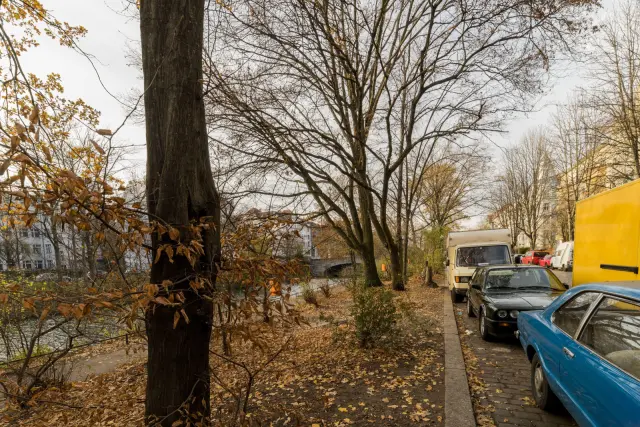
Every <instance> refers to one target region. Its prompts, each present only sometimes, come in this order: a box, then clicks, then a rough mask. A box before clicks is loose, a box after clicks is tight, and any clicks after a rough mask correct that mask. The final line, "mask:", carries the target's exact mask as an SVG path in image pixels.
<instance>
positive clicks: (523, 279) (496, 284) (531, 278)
mask: <svg viewBox="0 0 640 427" xmlns="http://www.w3.org/2000/svg"><path fill="white" fill-rule="evenodd" d="M484 284H485V289H487V290H491V289H542V290H545V289H546V290H548V289H553V290H557V291H564V286H563V285H562V283H560V281H559V280H558V278H557V277H556V276H554V275H553V274H552V273H550V272H548V271H547V270H546V269H542V268H501V269H496V270H490V271H489V272H488V273H487V277H486V279H485V282H484Z"/></svg>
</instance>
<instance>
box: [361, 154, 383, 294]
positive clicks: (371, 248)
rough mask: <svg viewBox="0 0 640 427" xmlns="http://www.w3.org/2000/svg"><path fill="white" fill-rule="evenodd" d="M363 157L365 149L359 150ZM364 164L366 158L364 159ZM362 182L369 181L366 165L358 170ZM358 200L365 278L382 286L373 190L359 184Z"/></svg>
mask: <svg viewBox="0 0 640 427" xmlns="http://www.w3.org/2000/svg"><path fill="white" fill-rule="evenodd" d="M359 155H360V156H361V158H362V159H365V153H364V150H360V151H359ZM363 164H364V160H363ZM358 176H359V178H360V179H361V180H362V182H366V181H367V173H366V169H365V166H362V169H361V170H360V171H358ZM358 201H359V202H360V223H361V224H362V239H361V240H362V244H361V249H360V252H361V253H360V255H361V256H362V263H363V264H364V280H365V283H366V285H367V286H382V281H381V280H380V276H379V275H378V267H377V266H376V256H375V245H374V241H373V227H372V226H371V214H370V207H371V206H372V205H373V200H372V198H371V191H370V190H369V189H368V188H366V187H364V186H363V185H358Z"/></svg>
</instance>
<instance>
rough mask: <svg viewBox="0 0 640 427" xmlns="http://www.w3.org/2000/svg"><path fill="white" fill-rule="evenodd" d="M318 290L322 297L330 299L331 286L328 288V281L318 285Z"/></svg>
mask: <svg viewBox="0 0 640 427" xmlns="http://www.w3.org/2000/svg"><path fill="white" fill-rule="evenodd" d="M320 290H321V291H322V295H324V297H325V298H331V286H329V281H328V280H327V281H325V282H324V283H323V284H322V285H320Z"/></svg>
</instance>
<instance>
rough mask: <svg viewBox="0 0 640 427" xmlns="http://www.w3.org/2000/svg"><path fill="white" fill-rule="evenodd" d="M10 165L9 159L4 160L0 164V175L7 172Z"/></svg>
mask: <svg viewBox="0 0 640 427" xmlns="http://www.w3.org/2000/svg"><path fill="white" fill-rule="evenodd" d="M10 164H11V159H10V158H9V159H6V160H5V161H4V162H2V165H0V175H4V173H5V172H6V171H7V169H9V165H10Z"/></svg>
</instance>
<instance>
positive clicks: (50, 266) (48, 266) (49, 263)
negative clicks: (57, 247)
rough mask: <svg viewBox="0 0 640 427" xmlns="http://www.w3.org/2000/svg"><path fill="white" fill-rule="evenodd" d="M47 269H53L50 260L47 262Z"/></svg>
mask: <svg viewBox="0 0 640 427" xmlns="http://www.w3.org/2000/svg"><path fill="white" fill-rule="evenodd" d="M47 268H53V261H52V260H50V259H48V260H47Z"/></svg>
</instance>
